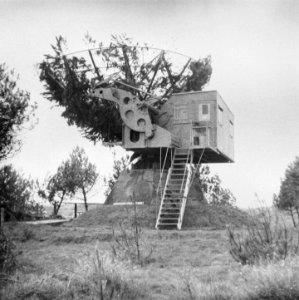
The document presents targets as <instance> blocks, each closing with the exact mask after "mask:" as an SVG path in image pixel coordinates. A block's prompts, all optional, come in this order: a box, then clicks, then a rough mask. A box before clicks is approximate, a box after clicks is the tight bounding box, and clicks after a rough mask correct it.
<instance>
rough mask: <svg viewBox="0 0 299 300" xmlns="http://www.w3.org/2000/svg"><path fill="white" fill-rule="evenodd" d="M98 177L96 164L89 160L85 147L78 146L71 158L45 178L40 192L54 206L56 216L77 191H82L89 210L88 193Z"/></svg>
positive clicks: (86, 207)
mask: <svg viewBox="0 0 299 300" xmlns="http://www.w3.org/2000/svg"><path fill="white" fill-rule="evenodd" d="M97 177H98V173H97V172H96V166H95V165H94V164H92V163H90V162H89V161H88V158H87V156H86V154H85V151H84V149H82V148H80V147H76V148H75V149H74V150H73V151H72V153H71V154H70V156H69V158H68V159H67V160H66V161H64V162H62V163H61V165H60V166H59V167H58V169H57V171H56V173H55V174H54V175H53V176H49V177H48V178H47V179H46V180H45V182H44V184H43V186H42V187H40V188H39V191H38V194H39V196H40V197H42V198H43V199H46V200H48V201H49V202H50V203H51V204H52V205H53V206H54V215H55V216H57V214H58V211H59V209H60V207H61V204H62V203H63V201H64V200H65V199H67V198H72V197H73V196H74V195H75V194H76V193H77V192H81V193H82V195H83V200H84V204H85V209H86V210H87V209H88V206H87V195H88V193H89V192H90V190H91V189H92V187H93V186H94V184H95V182H96V180H97Z"/></svg>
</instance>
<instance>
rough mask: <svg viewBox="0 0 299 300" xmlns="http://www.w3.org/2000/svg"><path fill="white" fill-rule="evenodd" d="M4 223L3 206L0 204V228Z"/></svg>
mask: <svg viewBox="0 0 299 300" xmlns="http://www.w3.org/2000/svg"><path fill="white" fill-rule="evenodd" d="M3 223H4V207H1V206H0V228H2V227H3Z"/></svg>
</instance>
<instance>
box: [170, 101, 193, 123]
mask: <svg viewBox="0 0 299 300" xmlns="http://www.w3.org/2000/svg"><path fill="white" fill-rule="evenodd" d="M173 119H174V121H176V122H186V121H188V119H189V116H188V106H187V105H175V106H174V112H173Z"/></svg>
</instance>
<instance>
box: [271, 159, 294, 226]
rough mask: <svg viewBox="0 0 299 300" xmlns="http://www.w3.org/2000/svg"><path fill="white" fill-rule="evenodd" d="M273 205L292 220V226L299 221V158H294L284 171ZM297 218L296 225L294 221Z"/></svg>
mask: <svg viewBox="0 0 299 300" xmlns="http://www.w3.org/2000/svg"><path fill="white" fill-rule="evenodd" d="M273 204H274V206H276V207H277V208H278V209H281V210H285V211H287V212H288V213H289V214H290V215H291V217H292V220H293V224H294V226H296V225H297V224H298V221H299V157H296V158H295V160H294V162H293V163H291V164H290V165H289V166H288V168H287V169H286V171H285V177H284V179H283V180H282V181H281V184H280V191H279V194H278V195H274V197H273ZM295 216H297V224H296V220H295Z"/></svg>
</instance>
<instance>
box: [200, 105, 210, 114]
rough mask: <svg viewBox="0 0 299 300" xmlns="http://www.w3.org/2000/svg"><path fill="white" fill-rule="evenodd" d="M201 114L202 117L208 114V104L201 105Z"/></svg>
mask: <svg viewBox="0 0 299 300" xmlns="http://www.w3.org/2000/svg"><path fill="white" fill-rule="evenodd" d="M202 114H203V115H208V114H209V105H208V104H203V106H202Z"/></svg>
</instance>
